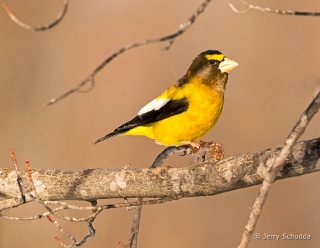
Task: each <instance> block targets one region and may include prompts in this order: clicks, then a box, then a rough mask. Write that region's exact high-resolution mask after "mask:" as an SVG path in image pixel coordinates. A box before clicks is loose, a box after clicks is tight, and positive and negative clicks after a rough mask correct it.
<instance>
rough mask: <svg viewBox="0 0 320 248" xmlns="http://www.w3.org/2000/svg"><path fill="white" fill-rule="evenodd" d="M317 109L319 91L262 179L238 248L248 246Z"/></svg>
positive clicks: (319, 99)
mask: <svg viewBox="0 0 320 248" xmlns="http://www.w3.org/2000/svg"><path fill="white" fill-rule="evenodd" d="M319 108H320V91H319V93H318V95H317V96H316V97H315V98H314V99H313V101H312V102H311V104H310V105H309V106H308V108H307V109H306V110H305V111H304V112H303V113H302V115H301V116H300V119H299V120H298V122H297V124H296V125H295V126H294V127H293V129H292V131H291V132H290V134H289V136H288V138H287V140H286V142H285V144H284V146H283V148H282V149H281V151H280V153H279V155H278V156H277V157H276V158H275V160H274V162H273V165H272V166H271V168H270V171H269V173H268V174H267V175H266V177H265V178H264V180H263V182H262V185H261V187H260V190H259V193H258V196H257V198H256V199H255V202H254V204H253V206H252V210H251V213H250V216H249V220H248V223H247V225H246V226H245V229H244V232H243V234H242V239H241V241H240V244H239V246H238V248H244V247H247V246H248V244H249V242H250V239H251V235H252V233H253V231H254V229H255V226H256V224H257V222H258V219H259V216H260V214H261V211H262V207H263V205H264V202H265V200H266V198H267V196H268V193H269V191H270V188H271V185H272V183H273V182H274V181H275V179H276V177H277V174H278V172H279V170H280V169H281V168H282V165H283V163H284V161H285V160H286V158H287V157H288V155H289V154H290V153H291V149H292V147H293V145H294V144H295V143H296V141H297V140H298V139H299V137H300V136H301V135H302V134H303V133H304V131H305V129H306V127H307V126H308V124H309V122H310V121H311V119H312V117H313V116H314V115H315V114H316V113H317V112H318V110H319Z"/></svg>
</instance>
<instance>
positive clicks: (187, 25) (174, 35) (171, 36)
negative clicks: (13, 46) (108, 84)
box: [44, 0, 211, 106]
mask: <svg viewBox="0 0 320 248" xmlns="http://www.w3.org/2000/svg"><path fill="white" fill-rule="evenodd" d="M210 2H211V0H205V1H204V2H203V3H202V4H201V5H200V6H199V7H198V9H197V10H196V11H195V13H194V14H193V15H192V16H191V17H190V18H189V19H188V20H186V21H185V22H184V23H182V24H180V25H179V28H178V30H177V31H175V32H174V33H172V34H169V35H166V36H163V37H160V38H155V39H148V40H144V41H140V42H136V43H132V44H128V45H126V46H124V47H122V48H121V49H119V50H118V51H117V52H115V53H114V54H112V55H111V56H110V57H108V58H107V59H106V60H105V61H103V62H102V63H101V64H100V65H99V66H98V67H97V68H96V69H95V70H94V71H93V72H91V74H90V75H89V76H88V77H87V78H86V79H84V80H83V81H82V82H81V83H79V84H78V85H76V86H75V87H74V88H72V89H70V90H69V91H67V92H65V93H63V94H62V95H60V96H58V97H56V98H52V99H51V100H50V101H49V102H48V103H46V104H44V105H46V106H48V105H52V104H54V103H57V102H59V101H60V100H62V99H64V98H66V97H67V96H69V95H71V94H72V93H75V92H79V90H80V89H81V88H83V87H84V86H85V85H86V84H88V83H90V82H91V84H92V86H93V79H94V77H95V75H96V74H97V73H98V72H99V71H100V70H101V69H103V68H104V67H105V66H106V65H107V64H108V63H110V62H111V61H112V60H113V59H115V58H116V57H118V56H119V55H120V54H122V53H124V52H126V51H128V50H130V49H132V48H136V47H140V46H144V45H148V44H152V43H159V42H165V41H168V42H169V44H168V45H167V46H166V47H165V48H164V49H165V50H167V49H169V48H170V46H171V45H172V43H173V41H174V39H176V38H177V37H178V36H180V35H182V34H183V33H184V32H185V31H186V30H187V29H188V28H190V27H191V26H192V24H193V23H194V22H195V21H196V19H197V18H198V17H199V15H201V14H202V13H203V12H204V10H205V9H206V7H207V6H208V4H209V3H210ZM91 88H92V87H91Z"/></svg>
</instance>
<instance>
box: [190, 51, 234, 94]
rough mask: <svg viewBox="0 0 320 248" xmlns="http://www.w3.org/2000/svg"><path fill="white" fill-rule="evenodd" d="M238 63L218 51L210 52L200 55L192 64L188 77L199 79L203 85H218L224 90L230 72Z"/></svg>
mask: <svg viewBox="0 0 320 248" xmlns="http://www.w3.org/2000/svg"><path fill="white" fill-rule="evenodd" d="M237 66H238V64H237V62H235V61H233V60H231V59H228V58H226V57H225V55H224V54H223V53H221V52H219V51H217V50H208V51H205V52H202V53H200V54H199V55H198V56H197V57H196V58H195V59H194V60H193V62H192V64H191V66H190V67H189V69H188V72H187V74H186V76H187V77H188V78H189V79H190V78H191V77H197V78H199V79H201V80H203V83H208V84H212V83H214V84H218V86H221V87H222V88H223V89H224V88H225V84H226V82H227V79H228V72H230V71H232V70H233V69H234V68H235V67H237Z"/></svg>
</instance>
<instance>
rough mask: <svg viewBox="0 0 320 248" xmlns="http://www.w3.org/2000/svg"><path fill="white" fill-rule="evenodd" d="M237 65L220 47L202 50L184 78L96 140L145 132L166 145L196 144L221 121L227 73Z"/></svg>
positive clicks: (144, 134)
mask: <svg viewBox="0 0 320 248" xmlns="http://www.w3.org/2000/svg"><path fill="white" fill-rule="evenodd" d="M237 66H238V63H237V62H235V61H234V60H231V59H228V58H227V57H226V56H225V55H224V54H223V53H221V52H219V51H218V50H207V51H204V52H202V53H200V54H199V55H198V56H197V57H196V58H195V59H194V60H193V61H192V63H191V65H190V67H189V69H188V70H187V72H186V74H185V75H184V76H183V77H182V78H180V79H179V80H178V81H176V82H175V83H174V84H173V85H172V86H171V87H169V88H167V89H166V90H165V91H164V92H162V93H161V94H160V95H159V96H158V97H157V98H155V99H154V100H152V101H151V102H149V103H148V104H147V105H145V106H144V107H143V108H141V109H140V111H139V112H138V114H137V116H135V117H134V118H133V119H132V120H130V121H128V122H126V123H125V124H123V125H121V126H119V127H118V128H116V129H115V130H114V131H113V132H111V133H109V134H107V135H105V136H103V137H102V138H100V139H98V140H96V141H94V144H97V143H99V142H101V141H103V140H106V139H109V138H111V137H114V136H118V135H121V136H122V135H140V136H146V137H147V138H150V139H153V140H155V142H156V143H158V144H160V145H163V146H176V147H179V146H182V145H185V144H191V145H192V144H196V143H195V142H196V141H197V140H198V139H200V138H201V137H202V136H203V135H204V134H206V133H207V132H208V131H209V130H210V129H211V128H212V127H213V126H214V125H215V124H216V122H217V121H218V119H219V117H220V114H221V111H222V108H223V103H224V92H225V90H226V84H227V81H228V73H229V72H230V71H232V70H233V69H234V68H235V67H237Z"/></svg>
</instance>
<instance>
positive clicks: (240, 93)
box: [0, 0, 320, 248]
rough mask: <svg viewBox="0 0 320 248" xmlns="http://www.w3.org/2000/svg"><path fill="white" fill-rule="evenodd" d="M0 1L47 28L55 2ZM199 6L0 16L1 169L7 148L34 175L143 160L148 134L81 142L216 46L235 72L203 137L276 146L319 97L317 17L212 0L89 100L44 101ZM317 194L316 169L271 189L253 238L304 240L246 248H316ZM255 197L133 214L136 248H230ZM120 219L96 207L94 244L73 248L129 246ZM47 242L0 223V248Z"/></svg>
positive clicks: (249, 193) (148, 4)
mask: <svg viewBox="0 0 320 248" xmlns="http://www.w3.org/2000/svg"><path fill="white" fill-rule="evenodd" d="M5 3H6V4H8V5H9V7H10V8H11V10H12V12H13V13H14V14H16V15H17V16H18V17H19V18H20V19H21V20H23V21H25V22H27V23H29V24H31V25H35V26H39V25H42V24H46V23H49V22H50V21H51V20H53V19H54V18H55V17H56V15H57V13H58V12H59V11H60V10H61V7H62V1H52V2H50V3H48V1H45V0H37V1H35V0H32V1H31V0H28V1H14V0H6V1H5ZM200 3H201V1H198V0H192V1H187V4H186V1H160V0H158V1H142V0H139V1H124V0H117V1H92V0H91V1H71V3H70V7H69V10H68V13H67V15H66V17H65V19H64V20H63V21H62V22H61V23H60V24H59V25H58V26H56V27H54V28H53V29H51V30H49V31H46V32H37V33H35V32H32V31H28V30H25V29H22V28H21V27H19V26H17V25H16V24H14V23H13V22H12V21H11V20H10V19H9V18H8V17H7V16H6V14H5V13H4V11H0V23H1V25H0V44H1V46H0V70H1V72H0V73H1V74H0V75H1V77H0V79H1V80H0V84H1V90H0V115H1V121H0V132H1V133H0V134H1V142H0V158H1V161H2V165H1V167H9V168H13V166H12V162H11V158H10V149H12V148H13V149H15V151H16V156H17V159H18V162H20V163H19V164H20V166H21V168H22V167H23V164H24V163H23V161H24V159H25V158H29V160H30V161H31V166H32V167H36V168H42V169H63V170H80V169H85V168H98V167H103V168H114V167H122V166H124V165H126V164H131V165H132V167H139V168H142V167H148V166H150V164H151V163H152V161H153V160H154V158H155V157H156V156H157V154H158V153H159V152H161V151H162V150H163V147H161V146H159V145H156V144H154V142H153V141H151V140H148V139H146V138H143V137H116V138H113V139H111V140H108V141H105V142H103V143H101V144H98V145H96V146H94V145H92V141H93V140H95V139H97V138H100V137H101V136H103V135H105V134H106V133H109V132H111V131H112V130H113V129H114V128H116V127H117V126H119V125H120V124H123V123H124V122H126V121H128V120H129V119H131V118H132V117H134V116H135V115H136V113H137V111H138V110H139V109H140V108H141V107H142V106H144V104H146V103H148V102H149V101H150V100H152V99H153V98H154V97H156V96H157V95H158V94H159V93H160V92H161V91H163V90H164V89H165V88H167V87H168V86H170V85H171V84H172V83H173V82H174V81H175V80H177V79H179V77H181V76H182V75H183V74H184V73H185V71H186V69H187V68H188V66H189V65H190V63H191V61H192V59H193V58H194V57H195V56H196V55H197V54H199V53H200V52H202V51H204V50H207V49H218V50H220V51H222V52H223V53H225V54H226V55H227V56H228V57H230V58H232V59H234V60H236V61H237V62H238V63H239V67H238V68H237V69H236V70H234V71H233V72H232V73H230V77H229V82H228V86H227V92H226V102H225V106H224V111H223V113H222V116H221V118H220V120H219V122H218V124H217V125H216V126H215V127H214V129H213V130H212V131H210V133H208V134H207V135H206V136H205V137H204V138H203V139H204V140H206V141H211V140H215V141H219V142H221V143H222V144H223V145H224V147H225V150H226V157H230V156H234V155H237V154H240V153H246V152H252V151H258V150H262V149H265V148H270V147H277V146H280V145H282V144H283V142H284V140H285V138H286V137H287V135H288V133H289V131H290V130H291V128H292V127H293V125H294V124H295V122H296V120H297V118H298V116H299V115H300V114H301V112H302V111H303V110H304V109H305V108H306V107H307V105H308V104H309V102H310V101H311V99H312V98H313V97H314V96H315V94H316V92H317V91H319V85H320V83H319V82H320V46H319V44H320V32H319V31H320V30H319V27H320V18H319V17H318V18H317V17H294V16H281V15H276V14H267V13H262V12H257V11H252V12H250V13H248V14H246V15H240V14H235V13H234V12H232V11H231V9H230V8H229V7H228V5H227V2H226V1H213V2H212V3H211V4H210V5H209V7H208V8H207V9H206V11H205V12H204V13H203V15H201V16H200V18H199V19H198V20H197V21H196V23H195V24H194V25H193V26H192V28H190V29H189V30H188V31H187V32H186V33H185V34H184V35H183V36H181V37H180V38H178V39H177V40H176V41H175V42H174V44H173V46H172V48H171V49H170V50H169V51H162V50H161V48H162V47H163V46H164V45H165V44H164V43H162V44H155V45H149V46H145V47H140V48H137V49H134V50H131V51H129V52H127V53H125V54H123V55H121V56H120V57H118V58H117V59H115V60H114V61H113V62H112V63H111V64H109V65H108V66H107V67H105V69H103V70H102V71H101V72H100V73H99V74H98V75H97V76H96V86H95V88H94V89H93V90H92V91H91V92H90V93H88V94H75V95H72V96H70V97H68V98H67V99H65V100H63V101H61V102H59V103H58V104H56V105H53V106H50V107H43V106H42V104H43V103H44V102H47V101H48V100H49V99H50V98H52V97H56V96H58V95H59V94H61V93H63V92H64V91H66V90H68V89H69V88H71V87H73V86H74V85H75V84H77V83H78V82H80V81H81V80H83V79H84V78H85V77H86V76H87V75H89V74H90V73H91V71H92V70H93V69H94V68H95V67H96V66H97V65H98V64H100V63H101V62H102V61H103V60H104V59H105V58H106V57H108V56H110V55H111V54H112V53H113V52H115V51H117V50H118V49H119V48H121V47H122V46H124V45H126V44H129V43H132V42H135V41H140V40H144V39H147V38H155V37H160V36H163V35H167V34H170V33H172V32H173V31H175V30H176V29H177V27H178V26H179V24H180V23H182V22H184V21H185V20H186V19H187V18H189V17H190V16H191V14H192V13H193V12H194V11H195V9H196V8H197V7H198V6H199V5H200ZM252 3H253V4H257V5H262V6H267V7H270V8H279V9H293V10H301V11H320V2H319V1H314V0H313V1H312V0H308V1H298V0H292V1H276V0H273V1H254V2H253V1H252ZM235 4H236V6H238V7H239V8H241V5H240V4H239V3H238V4H237V2H235ZM319 123H320V115H319V114H318V115H317V116H316V117H315V118H314V120H313V121H312V123H311V124H310V126H309V127H308V129H307V131H306V133H305V134H304V135H303V137H302V139H310V138H315V137H319V136H320V130H319V126H320V125H319ZM194 163H195V162H194V161H193V159H192V158H188V157H179V156H176V157H173V158H170V159H169V160H168V161H167V162H166V165H171V166H176V167H183V166H189V165H192V164H194ZM319 187H320V174H319V173H314V174H312V175H306V176H303V177H299V178H293V179H287V180H283V181H279V182H276V183H275V185H274V186H273V187H272V191H271V193H270V194H269V197H268V199H267V202H266V204H265V207H264V210H263V213H262V216H261V218H260V220H259V223H258V225H257V228H256V231H255V232H257V233H260V234H263V233H268V234H278V235H282V234H283V233H294V234H300V233H303V234H304V233H306V234H310V235H311V236H312V240H311V241H255V240H252V242H251V244H250V247H319V245H320V235H319V230H320V215H319V208H320V200H319ZM258 189H259V187H258V186H257V187H252V188H248V189H243V190H238V191H233V192H229V193H225V194H221V195H217V196H212V197H199V198H192V199H183V200H180V201H178V202H169V203H166V204H163V205H155V206H147V207H144V208H143V214H142V220H141V231H140V234H139V247H154V248H160V247H161V248H163V247H175V248H182V247H183V248H184V247H186V248H189V247H236V246H237V244H238V242H239V240H240V236H241V234H242V231H243V228H244V225H245V224H246V221H247V218H248V215H249V206H250V205H251V204H252V203H253V200H254V198H255V197H256V195H257V192H258ZM116 201H117V200H112V201H111V200H109V201H107V200H103V201H100V203H105V202H116ZM43 211H44V210H43V208H42V207H40V206H38V205H37V204H34V203H33V204H27V205H26V206H23V207H20V208H18V209H15V210H9V211H6V212H5V213H6V214H8V215H13V216H29V215H35V214H37V213H40V212H43ZM132 214H133V211H130V212H128V211H126V210H125V209H116V210H109V211H105V212H104V213H102V214H101V215H100V216H99V217H98V219H97V220H96V221H95V222H94V226H95V228H96V230H97V233H96V236H95V238H93V239H91V240H89V241H88V242H87V245H86V246H85V247H119V245H118V244H117V243H118V241H120V240H121V241H123V242H126V241H127V240H128V237H129V230H130V225H131V219H132ZM75 215H76V216H79V213H76V214H75ZM60 224H61V225H62V226H63V228H64V229H65V230H67V231H69V232H70V233H72V234H74V235H75V236H76V238H77V239H79V240H80V239H81V238H82V237H83V235H85V234H86V233H87V229H86V227H85V224H75V223H72V224H70V223H66V222H63V221H60ZM55 236H58V237H60V238H61V239H62V240H63V241H64V242H65V243H68V244H69V240H68V239H67V238H66V237H64V236H63V235H62V234H61V233H60V232H59V231H58V230H57V229H56V228H55V227H54V226H53V225H51V224H49V222H48V221H47V220H45V219H42V220H37V221H32V222H15V221H9V220H4V219H1V220H0V247H4V248H8V247H59V245H58V244H57V243H56V241H55V240H54V237H55Z"/></svg>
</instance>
